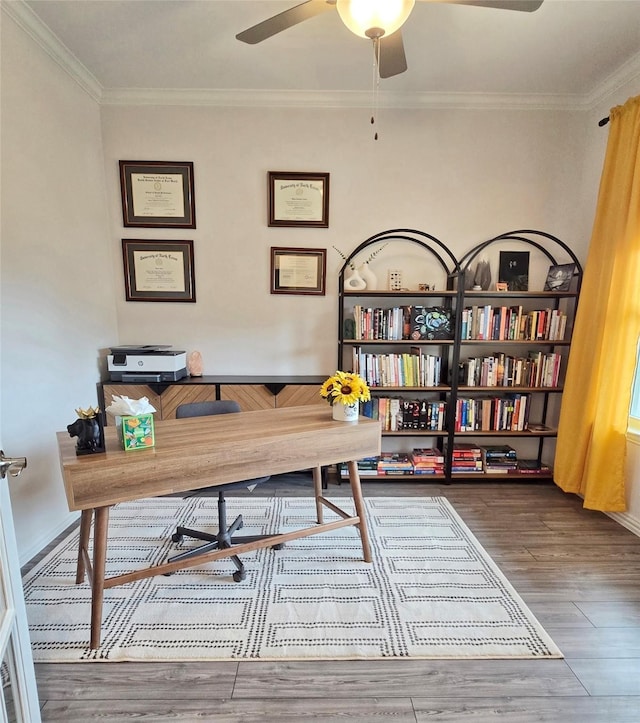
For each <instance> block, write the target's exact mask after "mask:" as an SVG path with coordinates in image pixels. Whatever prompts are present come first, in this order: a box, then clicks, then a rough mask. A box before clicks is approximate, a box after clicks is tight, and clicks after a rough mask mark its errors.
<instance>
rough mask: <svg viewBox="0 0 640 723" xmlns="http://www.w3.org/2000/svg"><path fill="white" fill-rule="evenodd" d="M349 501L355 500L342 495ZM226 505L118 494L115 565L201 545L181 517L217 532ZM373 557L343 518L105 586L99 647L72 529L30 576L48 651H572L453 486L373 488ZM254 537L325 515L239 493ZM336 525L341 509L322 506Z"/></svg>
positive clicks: (280, 655) (214, 656) (464, 654)
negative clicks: (179, 531) (509, 573)
mask: <svg viewBox="0 0 640 723" xmlns="http://www.w3.org/2000/svg"><path fill="white" fill-rule="evenodd" d="M334 502H335V503H336V504H338V505H339V506H341V507H343V508H344V509H346V510H347V511H352V503H351V501H350V500H348V499H346V500H345V499H344V498H340V499H336V500H334ZM216 503H217V500H216V499H215V498H211V497H200V498H198V497H190V498H187V499H184V500H183V499H179V498H175V497H172V498H154V499H145V500H138V501H135V502H126V503H122V504H119V505H116V506H115V507H114V508H113V509H112V511H111V515H110V522H109V551H108V560H107V575H108V576H110V575H115V574H121V573H124V572H128V571H131V570H135V569H138V568H140V567H143V566H148V565H152V564H159V563H161V562H163V561H165V560H166V558H167V557H168V556H170V555H171V554H175V551H176V550H180V549H186V548H188V547H189V546H190V545H194V544H196V543H195V542H194V541H192V540H189V539H185V541H184V542H183V543H181V544H180V545H176V544H175V543H173V542H171V534H172V532H173V531H174V528H175V526H176V525H177V524H183V525H186V526H187V527H195V528H199V529H205V530H206V529H210V530H211V531H214V530H215V527H216V520H217V509H216ZM365 505H366V509H367V519H368V523H369V533H370V542H371V549H372V555H373V562H372V563H365V562H363V561H362V559H361V558H362V547H361V545H360V538H359V535H358V532H357V530H356V529H355V528H354V527H343V528H341V529H338V530H334V531H331V532H326V533H323V534H319V535H313V536H311V537H304V538H301V539H298V540H294V541H292V542H288V543H286V545H285V546H284V547H283V548H282V549H281V550H271V549H261V550H256V551H254V552H252V553H249V554H245V555H243V561H244V562H245V566H246V569H247V577H246V579H245V580H243V581H242V582H239V583H236V582H233V580H232V577H231V575H232V573H233V570H234V569H235V568H234V566H233V564H232V563H231V562H230V561H229V560H217V561H214V562H212V563H207V564H205V565H202V566H200V567H193V568H189V569H186V570H181V571H179V572H177V573H175V574H173V575H170V576H162V575H159V576H155V577H151V578H147V579H145V580H139V581H136V582H133V583H128V584H126V585H122V586H118V587H113V588H110V589H108V590H105V594H104V607H103V625H102V644H101V647H100V648H99V649H98V650H90V649H89V647H88V641H89V619H90V588H89V585H88V583H87V582H86V581H85V582H84V583H83V584H81V585H75V569H76V557H77V550H78V532H77V531H74V532H73V533H71V534H70V535H69V536H68V537H67V538H66V539H65V540H63V541H62V542H61V543H60V544H59V545H58V546H57V547H56V548H55V549H54V550H53V551H52V552H51V553H50V554H49V555H47V556H46V557H45V558H44V559H43V560H42V561H41V562H40V563H39V564H38V565H36V566H35V567H34V568H33V569H32V570H31V571H30V572H29V573H28V574H27V575H26V576H25V578H24V581H23V583H24V589H25V599H26V606H27V618H28V622H29V628H30V634H31V642H32V650H33V657H34V659H35V661H36V662H71V661H81V660H87V661H99V660H101V661H105V662H106V661H124V660H128V661H192V660H193V661H214V660H252V659H254V660H323V659H325V660H350V659H360V658H368V659H376V658H386V659H388V658H431V659H447V658H450V659H454V658H456V659H460V658H468V659H473V658H476V659H477V658H560V657H562V653H561V652H560V650H559V649H558V648H557V647H556V645H555V644H554V643H553V641H552V640H551V638H550V637H549V636H548V634H547V633H546V632H545V631H544V629H543V628H542V627H541V626H540V624H539V623H538V621H537V620H536V619H535V617H534V616H533V614H532V613H531V611H530V610H529V609H528V608H527V606H526V605H525V604H524V602H523V601H522V599H521V598H520V597H519V596H518V594H517V593H516V591H515V590H514V589H513V587H512V586H511V584H510V583H509V582H508V580H507V579H506V578H505V577H504V575H503V574H502V573H501V572H500V570H499V569H498V568H497V566H496V565H495V563H494V562H493V561H492V560H491V558H490V557H489V556H488V555H487V553H486V552H485V551H484V550H483V548H482V547H481V545H480V544H479V543H478V541H477V540H476V539H475V537H474V536H473V534H472V533H471V532H470V530H469V529H468V528H467V526H466V525H465V524H464V522H463V521H462V519H461V518H460V517H459V515H458V514H457V513H456V512H455V510H454V509H453V507H452V506H451V505H450V503H449V502H448V501H447V500H446V499H445V498H443V497H423V498H416V497H406V498H402V497H395V498H389V497H375V498H368V499H365ZM227 508H228V509H227V514H228V519H229V520H232V519H233V518H234V517H235V515H236V514H238V513H240V512H241V513H242V515H243V518H244V528H243V529H242V531H241V534H256V533H257V534H263V533H270V532H275V531H280V532H286V531H290V530H294V529H297V528H299V527H302V526H308V525H310V524H313V522H314V521H315V503H314V500H313V498H299V497H288V498H287V497H271V498H265V497H257V496H255V495H252V496H248V497H241V498H228V499H227ZM324 516H325V522H327V521H330V520H332V519H334V518H337V516H336V515H335V514H334V513H333V512H332V511H331V510H329V509H327V508H325V511H324Z"/></svg>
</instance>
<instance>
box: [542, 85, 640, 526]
mask: <svg viewBox="0 0 640 723" xmlns="http://www.w3.org/2000/svg"><path fill="white" fill-rule="evenodd" d="M639 333H640V96H637V97H635V98H630V99H629V100H628V101H627V102H626V103H625V104H624V105H622V106H617V107H615V108H613V109H612V110H611V113H610V131H609V139H608V143H607V150H606V154H605V160H604V166H603V170H602V178H601V181H600V190H599V194H598V203H597V208H596V215H595V221H594V226H593V232H592V235H591V242H590V246H589V252H588V256H587V261H586V263H585V268H584V276H583V282H582V289H581V294H580V302H579V305H578V311H577V315H576V320H575V327H574V331H573V340H572V345H571V355H570V358H569V365H568V368H567V378H566V382H565V388H564V394H563V398H562V409H561V413H560V423H559V428H558V440H557V449H556V459H555V466H554V478H555V481H556V484H558V486H559V487H560V488H561V489H563V490H564V491H565V492H573V493H576V494H580V495H581V496H583V497H584V506H585V507H587V508H589V509H594V510H601V511H606V512H623V511H624V510H625V509H626V502H625V465H626V443H627V442H626V431H627V421H628V415H629V404H630V400H631V387H632V382H633V375H634V369H635V363H636V344H637V341H638V335H639Z"/></svg>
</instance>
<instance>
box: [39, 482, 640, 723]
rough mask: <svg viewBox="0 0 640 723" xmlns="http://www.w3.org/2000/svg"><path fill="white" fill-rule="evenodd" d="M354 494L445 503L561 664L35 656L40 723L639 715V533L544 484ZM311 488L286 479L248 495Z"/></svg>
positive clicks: (343, 489)
mask: <svg viewBox="0 0 640 723" xmlns="http://www.w3.org/2000/svg"><path fill="white" fill-rule="evenodd" d="M363 489H364V495H365V496H366V497H372V496H436V495H442V496H445V497H447V499H449V500H450V501H451V503H452V504H453V505H454V507H455V508H456V510H457V511H458V513H459V514H460V515H461V517H462V518H463V519H464V521H465V522H466V524H467V525H468V526H469V528H470V529H471V530H472V532H473V533H474V534H475V536H476V537H477V538H478V540H479V541H480V543H481V544H482V545H483V546H484V548H485V549H486V550H487V552H488V553H489V554H490V555H491V556H492V557H493V559H494V560H495V561H496V563H497V564H498V565H499V567H500V568H501V569H502V571H503V572H504V573H505V574H506V576H507V577H508V578H509V580H510V581H511V583H512V584H513V585H514V587H515V588H516V590H517V591H518V592H519V593H520V595H521V596H522V598H523V599H524V600H525V602H526V603H527V604H528V605H529V607H530V608H531V610H532V611H533V613H534V614H535V615H536V617H537V618H538V620H539V621H540V622H541V623H542V625H543V626H544V627H545V629H546V630H547V631H548V633H549V634H550V635H551V637H552V638H553V639H554V641H555V642H556V644H557V645H558V646H559V647H560V649H561V650H562V652H563V653H564V656H565V658H564V659H563V660H521V661H514V660H509V661H505V660H460V661H451V660H446V661H437V660H436V661H433V660H387V661H379V660H378V661H352V662H327V661H324V662H290V663H273V662H239V663H236V662H219V663H199V664H197V665H194V664H186V663H172V664H162V663H73V664H69V663H66V664H49V663H48V664H37V665H36V677H37V682H38V690H39V694H40V699H41V704H42V719H43V721H44V723H48V722H51V723H53V722H55V723H58V722H59V723H90V722H91V721H97V720H100V721H108V722H110V723H113V722H115V721H132V720H142V721H145V723H148V722H150V721H174V722H178V723H184V722H186V721H215V722H216V723H218V722H219V723H232V722H233V723H235V722H241V723H253V721H256V722H258V721H260V723H270V722H271V721H274V722H275V721H300V720H314V721H350V722H352V721H362V722H364V721H376V720H379V719H382V720H391V721H398V722H402V723H405V722H406V723H426V722H427V721H430V722H431V721H438V722H439V723H442V722H445V721H446V722H447V723H449V722H458V721H461V722H464V721H473V722H474V723H492V722H493V721H503V722H504V721H508V723H531V722H532V721H554V722H555V721H558V722H560V721H562V722H563V723H573V722H574V721H575V722H576V723H577V722H578V721H579V722H580V723H638V721H640V538H638V537H636V536H635V535H633V534H632V533H631V532H629V531H628V530H626V529H625V528H623V527H621V526H620V525H618V524H617V523H616V522H614V521H613V520H611V519H610V518H608V517H607V516H606V515H603V514H600V513H597V512H591V511H588V510H584V509H583V508H582V505H581V501H580V500H579V499H578V498H576V497H574V496H569V495H565V494H564V493H563V492H561V491H560V490H559V489H558V488H556V487H555V486H554V485H552V484H536V483H534V484H513V483H503V484H482V483H473V484H455V485H451V486H446V485H434V484H428V483H406V484H405V483H398V482H393V483H380V482H369V483H367V482H364V483H363ZM309 491H310V482H309V480H308V479H307V478H306V477H301V476H299V475H298V476H295V475H291V476H284V477H281V478H277V479H275V481H274V480H272V481H271V482H269V483H267V484H266V485H264V486H262V487H261V488H260V489H259V491H256V492H255V493H254V494H261V495H278V496H293V495H307V494H309ZM348 493H349V486H348V484H342V485H336V484H333V483H332V484H330V485H329V490H328V493H327V494H328V496H336V497H337V496H343V495H347V494H348ZM235 494H236V493H235V492H234V495H235Z"/></svg>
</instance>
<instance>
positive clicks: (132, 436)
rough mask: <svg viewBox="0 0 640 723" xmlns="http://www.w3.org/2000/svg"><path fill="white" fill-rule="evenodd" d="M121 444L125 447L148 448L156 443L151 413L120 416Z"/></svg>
mask: <svg viewBox="0 0 640 723" xmlns="http://www.w3.org/2000/svg"><path fill="white" fill-rule="evenodd" d="M121 419H122V445H123V447H124V448H125V449H148V448H149V447H153V446H154V445H155V443H156V438H155V434H154V431H153V414H138V415H137V416H135V417H134V416H131V417H122V418H121Z"/></svg>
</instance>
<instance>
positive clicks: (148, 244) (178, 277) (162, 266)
mask: <svg viewBox="0 0 640 723" xmlns="http://www.w3.org/2000/svg"><path fill="white" fill-rule="evenodd" d="M122 257H123V261H124V287H125V291H126V297H127V301H195V300H196V285H195V277H194V273H193V241H148V240H146V239H145V240H142V239H128V238H125V239H122Z"/></svg>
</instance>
